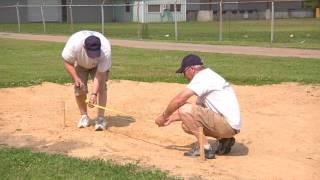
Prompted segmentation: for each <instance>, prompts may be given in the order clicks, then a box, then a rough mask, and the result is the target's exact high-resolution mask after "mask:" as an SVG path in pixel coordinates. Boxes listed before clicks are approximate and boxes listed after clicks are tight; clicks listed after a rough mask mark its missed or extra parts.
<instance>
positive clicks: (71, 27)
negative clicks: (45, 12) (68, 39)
mask: <svg viewBox="0 0 320 180" xmlns="http://www.w3.org/2000/svg"><path fill="white" fill-rule="evenodd" d="M69 10H70V29H71V32H73V15H72V0H70V4H69Z"/></svg>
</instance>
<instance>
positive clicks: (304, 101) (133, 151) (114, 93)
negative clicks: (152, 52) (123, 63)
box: [0, 81, 320, 180]
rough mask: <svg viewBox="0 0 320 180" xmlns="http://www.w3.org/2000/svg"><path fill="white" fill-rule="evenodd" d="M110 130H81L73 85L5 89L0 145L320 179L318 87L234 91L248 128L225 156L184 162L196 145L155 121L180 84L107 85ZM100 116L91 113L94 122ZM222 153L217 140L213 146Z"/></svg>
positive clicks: (168, 167)
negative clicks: (159, 126) (77, 126)
mask: <svg viewBox="0 0 320 180" xmlns="http://www.w3.org/2000/svg"><path fill="white" fill-rule="evenodd" d="M108 86H109V89H108V94H109V99H108V107H109V108H113V109H116V110H119V111H123V112H125V113H127V114H130V115H131V116H127V115H121V114H117V113H113V112H110V113H107V114H106V116H107V119H108V122H109V124H108V129H107V130H106V131H102V132H95V131H94V129H93V127H92V126H91V127H89V128H85V129H78V128H76V124H77V122H78V119H79V113H78V110H77V107H76V104H75V101H74V97H73V88H72V85H58V84H53V83H44V84H42V85H37V86H32V87H26V88H5V89H0V99H1V104H0V144H1V146H13V147H29V148H32V149H34V150H36V151H45V152H54V153H63V154H66V155H70V156H76V157H81V158H103V159H112V160H115V161H117V162H119V163H127V162H132V163H137V164H139V165H142V166H145V167H153V168H159V169H162V170H164V171H168V172H169V173H170V174H171V175H176V176H181V177H184V178H186V179H307V180H308V179H320V168H319V167H320V148H319V147H320V132H319V130H318V129H319V127H320V113H319V109H320V86H319V85H299V84H295V83H285V84H279V85H267V86H233V87H234V89H235V91H236V93H237V95H238V98H239V102H240V106H241V112H242V119H243V129H242V131H241V133H240V134H238V135H237V136H236V144H235V145H234V148H233V149H232V151H231V153H230V154H229V155H227V156H217V157H216V159H213V160H207V161H204V162H203V161H200V160H199V159H198V158H189V157H184V156H183V153H184V152H185V151H187V150H189V149H190V148H191V146H192V144H193V143H194V141H195V139H194V138H193V137H192V136H189V135H187V134H184V133H183V131H182V130H181V128H180V123H179V122H177V123H174V124H172V125H171V126H169V127H165V128H158V127H157V126H156V125H155V124H154V123H153V120H154V118H155V117H157V115H158V114H159V113H160V112H162V111H163V110H164V108H165V107H166V105H167V103H168V102H169V100H170V99H171V98H172V97H173V96H174V95H175V94H176V93H177V92H179V91H180V90H181V89H183V88H184V85H182V84H172V83H170V84H168V83H143V82H133V81H109V82H108ZM95 113H96V109H91V110H90V116H91V117H92V118H94V117H95ZM210 143H211V144H212V145H213V146H215V147H216V140H215V139H210Z"/></svg>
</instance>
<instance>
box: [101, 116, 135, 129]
mask: <svg viewBox="0 0 320 180" xmlns="http://www.w3.org/2000/svg"><path fill="white" fill-rule="evenodd" d="M107 121H108V125H107V128H109V127H125V126H129V124H130V123H134V122H136V120H135V119H134V118H132V117H131V116H108V117H107Z"/></svg>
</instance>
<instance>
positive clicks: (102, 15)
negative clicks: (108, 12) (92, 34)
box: [101, 0, 106, 35]
mask: <svg viewBox="0 0 320 180" xmlns="http://www.w3.org/2000/svg"><path fill="white" fill-rule="evenodd" d="M105 1H106V0H103V2H102V4H101V33H102V34H103V35H104V7H103V5H104V3H105Z"/></svg>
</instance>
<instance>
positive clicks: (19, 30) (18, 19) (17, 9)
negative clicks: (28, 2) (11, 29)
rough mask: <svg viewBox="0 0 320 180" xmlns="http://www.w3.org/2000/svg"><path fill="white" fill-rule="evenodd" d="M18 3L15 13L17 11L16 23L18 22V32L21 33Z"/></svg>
mask: <svg viewBox="0 0 320 180" xmlns="http://www.w3.org/2000/svg"><path fill="white" fill-rule="evenodd" d="M19 3H20V1H18V2H17V4H16V11H17V21H18V32H19V33H20V32H21V24H20V12H19V7H18V6H19Z"/></svg>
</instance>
